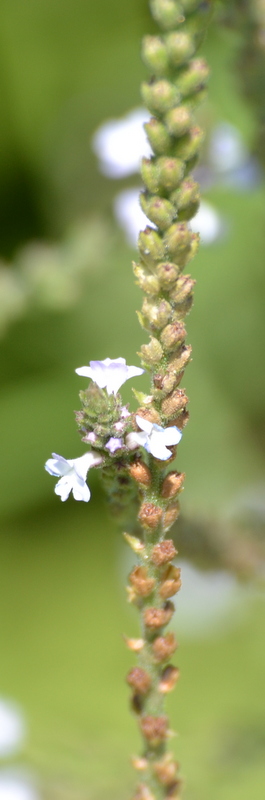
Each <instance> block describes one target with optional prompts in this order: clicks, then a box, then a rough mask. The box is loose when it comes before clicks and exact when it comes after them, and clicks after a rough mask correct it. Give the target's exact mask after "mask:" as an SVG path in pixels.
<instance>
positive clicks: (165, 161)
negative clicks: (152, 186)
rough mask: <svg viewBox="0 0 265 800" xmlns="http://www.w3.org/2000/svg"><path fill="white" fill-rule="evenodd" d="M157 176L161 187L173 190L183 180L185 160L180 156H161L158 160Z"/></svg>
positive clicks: (169, 190) (168, 190)
mask: <svg viewBox="0 0 265 800" xmlns="http://www.w3.org/2000/svg"><path fill="white" fill-rule="evenodd" d="M156 168H157V178H158V182H159V185H160V187H161V189H164V190H166V191H167V192H171V191H173V189H176V187H177V186H179V184H180V182H181V181H182V178H183V175H184V171H185V162H184V161H181V159H180V158H171V157H169V156H160V158H158V159H157V161H156Z"/></svg>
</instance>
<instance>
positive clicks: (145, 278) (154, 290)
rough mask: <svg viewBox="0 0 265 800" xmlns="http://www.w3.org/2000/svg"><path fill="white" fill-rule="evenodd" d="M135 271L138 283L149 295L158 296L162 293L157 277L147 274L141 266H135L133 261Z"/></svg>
mask: <svg viewBox="0 0 265 800" xmlns="http://www.w3.org/2000/svg"><path fill="white" fill-rule="evenodd" d="M133 271H134V274H135V277H136V283H137V284H138V286H140V288H141V289H143V291H144V292H147V294H152V295H153V294H158V293H159V291H160V282H159V279H158V278H157V277H156V275H153V274H152V273H150V272H147V271H146V269H145V268H144V267H143V266H142V265H141V264H135V263H134V261H133Z"/></svg>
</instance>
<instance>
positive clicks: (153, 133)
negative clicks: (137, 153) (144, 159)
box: [144, 117, 172, 155]
mask: <svg viewBox="0 0 265 800" xmlns="http://www.w3.org/2000/svg"><path fill="white" fill-rule="evenodd" d="M144 129H145V131H146V134H147V138H148V141H149V143H150V145H151V147H152V150H153V151H154V153H156V155H163V154H164V153H166V152H168V151H169V150H170V148H171V145H172V140H171V136H170V134H169V132H168V130H167V128H166V126H165V125H164V124H163V122H161V121H160V120H158V119H156V118H155V117H152V118H151V119H150V120H149V122H146V123H145V124H144Z"/></svg>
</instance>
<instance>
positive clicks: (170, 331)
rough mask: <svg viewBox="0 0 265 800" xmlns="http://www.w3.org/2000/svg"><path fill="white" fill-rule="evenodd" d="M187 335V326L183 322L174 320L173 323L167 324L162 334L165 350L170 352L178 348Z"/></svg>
mask: <svg viewBox="0 0 265 800" xmlns="http://www.w3.org/2000/svg"><path fill="white" fill-rule="evenodd" d="M185 337H186V328H185V326H184V325H183V323H182V322H174V323H173V324H172V325H167V326H166V328H164V330H163V331H162V334H161V344H162V345H163V347H164V348H165V350H166V351H167V352H168V353H170V352H171V351H172V350H176V349H177V347H179V345H181V344H183V342H184V340H185Z"/></svg>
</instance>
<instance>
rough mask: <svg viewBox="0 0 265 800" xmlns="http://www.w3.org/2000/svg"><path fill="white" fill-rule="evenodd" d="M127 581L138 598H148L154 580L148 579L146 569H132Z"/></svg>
mask: <svg viewBox="0 0 265 800" xmlns="http://www.w3.org/2000/svg"><path fill="white" fill-rule="evenodd" d="M129 581H130V583H131V584H132V586H133V588H134V590H135V592H136V594H138V595H139V596H140V597H148V595H149V594H151V592H152V591H153V588H154V586H155V580H154V578H148V573H147V569H146V568H145V567H134V569H133V570H132V572H131V574H130V576H129Z"/></svg>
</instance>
